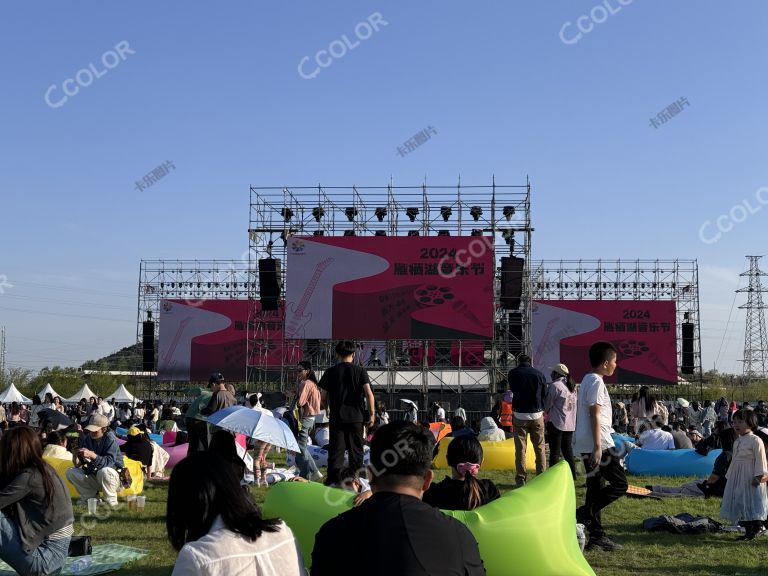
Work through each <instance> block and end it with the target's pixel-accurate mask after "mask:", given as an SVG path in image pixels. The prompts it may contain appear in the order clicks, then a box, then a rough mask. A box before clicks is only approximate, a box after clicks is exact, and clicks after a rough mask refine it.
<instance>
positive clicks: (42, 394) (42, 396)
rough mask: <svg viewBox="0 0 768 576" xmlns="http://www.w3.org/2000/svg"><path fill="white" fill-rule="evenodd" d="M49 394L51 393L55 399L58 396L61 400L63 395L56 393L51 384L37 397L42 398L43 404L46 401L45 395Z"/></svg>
mask: <svg viewBox="0 0 768 576" xmlns="http://www.w3.org/2000/svg"><path fill="white" fill-rule="evenodd" d="M48 392H50V393H51V396H53V397H54V398H56V396H58V397H59V398H61V394H59V393H58V392H56V390H54V389H53V386H51V385H50V384H46V385H45V388H43V389H42V390H40V392H38V393H37V395H38V396H40V401H41V402H44V401H45V395H46V394H48Z"/></svg>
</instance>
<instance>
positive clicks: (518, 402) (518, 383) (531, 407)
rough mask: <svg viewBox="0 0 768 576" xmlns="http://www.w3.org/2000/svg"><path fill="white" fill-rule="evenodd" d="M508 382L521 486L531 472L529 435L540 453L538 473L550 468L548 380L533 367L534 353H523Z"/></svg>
mask: <svg viewBox="0 0 768 576" xmlns="http://www.w3.org/2000/svg"><path fill="white" fill-rule="evenodd" d="M507 382H509V391H510V392H511V393H512V402H513V405H514V412H513V423H514V426H515V436H514V438H515V480H516V482H517V485H518V486H522V485H524V484H525V479H526V475H527V473H526V471H525V453H526V450H527V448H528V435H530V436H531V443H532V444H533V451H534V453H535V454H536V474H541V473H542V472H544V470H546V469H547V461H546V446H545V442H544V395H545V394H546V390H547V379H546V378H545V377H544V374H542V373H541V372H539V371H538V370H536V368H534V367H533V366H531V357H530V356H528V355H527V354H520V356H518V358H517V367H516V368H513V369H512V370H510V371H509V375H508V376H507Z"/></svg>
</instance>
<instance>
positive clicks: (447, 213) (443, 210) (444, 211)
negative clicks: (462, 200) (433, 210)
mask: <svg viewBox="0 0 768 576" xmlns="http://www.w3.org/2000/svg"><path fill="white" fill-rule="evenodd" d="M451 214H453V210H451V207H450V206H440V216H442V217H443V220H445V221H446V222H448V218H450V217H451Z"/></svg>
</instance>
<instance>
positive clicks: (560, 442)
mask: <svg viewBox="0 0 768 576" xmlns="http://www.w3.org/2000/svg"><path fill="white" fill-rule="evenodd" d="M547 443H548V444H549V467H550V468H552V466H554V465H555V464H557V463H558V462H559V461H560V454H561V453H562V455H563V460H565V461H566V462H568V466H570V467H571V474H573V478H574V479H576V463H575V462H574V461H573V432H564V431H562V430H559V429H558V428H556V427H555V426H554V425H553V424H552V423H551V422H547Z"/></svg>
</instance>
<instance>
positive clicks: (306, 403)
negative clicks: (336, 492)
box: [296, 360, 323, 480]
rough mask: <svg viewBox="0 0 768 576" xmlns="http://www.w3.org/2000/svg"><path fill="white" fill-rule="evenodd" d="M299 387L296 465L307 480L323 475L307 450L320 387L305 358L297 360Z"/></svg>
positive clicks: (316, 410)
mask: <svg viewBox="0 0 768 576" xmlns="http://www.w3.org/2000/svg"><path fill="white" fill-rule="evenodd" d="M298 367H299V389H298V393H297V400H296V406H298V408H299V421H300V426H299V438H298V440H299V449H300V451H299V453H298V455H297V456H296V465H297V466H298V467H299V476H301V477H302V478H306V479H307V480H319V479H321V478H322V477H323V475H322V474H321V473H320V471H319V470H318V469H317V465H316V464H315V461H314V459H313V458H312V456H311V455H310V454H309V451H308V450H307V443H308V440H309V435H310V434H311V433H312V429H313V428H314V427H315V416H316V415H317V414H318V413H319V412H320V389H319V388H318V387H317V376H315V372H314V371H313V370H312V364H311V363H310V362H308V361H306V360H302V361H301V362H299V366H298Z"/></svg>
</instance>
